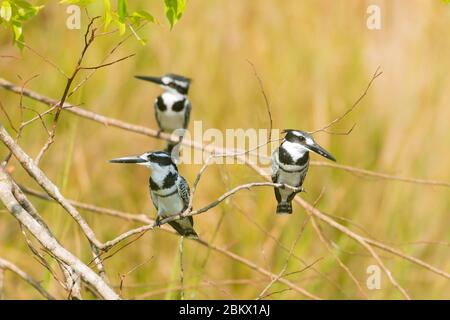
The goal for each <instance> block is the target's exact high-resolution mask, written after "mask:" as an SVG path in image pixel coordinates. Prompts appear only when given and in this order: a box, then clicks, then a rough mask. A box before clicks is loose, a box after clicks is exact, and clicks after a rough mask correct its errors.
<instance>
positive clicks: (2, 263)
mask: <svg viewBox="0 0 450 320" xmlns="http://www.w3.org/2000/svg"><path fill="white" fill-rule="evenodd" d="M4 270H9V271H11V272H13V273H15V274H16V275H18V276H19V277H20V278H22V279H23V280H24V281H25V282H28V283H29V284H30V285H31V286H32V287H33V288H35V289H36V290H37V291H38V292H39V293H40V294H41V295H42V296H43V297H44V298H46V299H48V300H55V297H53V296H52V295H51V294H50V293H49V292H48V291H47V290H45V289H44V288H43V287H42V286H41V284H40V283H39V282H38V281H36V280H34V278H33V277H32V276H30V275H29V274H28V273H26V272H25V271H23V270H22V269H20V268H19V267H18V266H16V265H15V264H14V263H12V262H10V261H7V260H5V259H2V258H0V282H1V284H2V285H3V284H4V283H3V281H4V279H3V271H4ZM2 288H3V286H0V300H1V299H2V294H1V293H2V292H1V291H2Z"/></svg>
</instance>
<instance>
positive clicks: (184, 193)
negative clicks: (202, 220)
mask: <svg viewBox="0 0 450 320" xmlns="http://www.w3.org/2000/svg"><path fill="white" fill-rule="evenodd" d="M178 179H179V180H178V183H177V187H178V194H179V195H180V197H181V199H182V200H183V204H184V207H183V211H184V210H186V209H187V207H188V206H189V199H190V197H191V190H190V189H189V184H188V183H187V181H186V179H185V178H183V177H182V176H178ZM186 218H187V219H188V220H189V222H190V223H191V226H193V225H194V219H193V218H192V216H188V217H186Z"/></svg>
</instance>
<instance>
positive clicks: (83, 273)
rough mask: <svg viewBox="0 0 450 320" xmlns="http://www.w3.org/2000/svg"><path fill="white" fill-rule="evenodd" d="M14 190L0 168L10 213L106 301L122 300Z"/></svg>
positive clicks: (2, 196)
mask: <svg viewBox="0 0 450 320" xmlns="http://www.w3.org/2000/svg"><path fill="white" fill-rule="evenodd" d="M12 188H13V187H12V183H11V181H10V178H9V176H8V174H7V172H6V170H5V169H4V167H2V166H0V201H2V202H3V203H4V205H5V206H6V208H7V209H8V211H9V212H10V213H11V214H12V215H13V216H14V217H15V218H16V219H17V220H18V221H19V222H20V223H21V224H22V225H23V226H24V227H25V228H26V229H27V230H28V231H29V232H30V233H31V234H32V235H33V236H34V237H35V238H36V240H38V242H39V243H40V244H41V245H42V246H43V247H44V248H45V249H46V250H47V251H48V252H50V253H51V254H52V255H53V256H54V257H55V258H57V259H58V260H60V261H62V262H64V264H65V265H67V266H69V267H70V268H71V269H72V270H73V271H74V272H76V273H77V274H78V275H79V276H80V277H81V278H82V279H83V281H85V282H86V283H88V284H89V285H91V286H92V287H93V288H95V290H96V291H97V292H98V293H99V294H100V295H101V296H102V297H103V298H104V299H120V298H119V296H118V295H117V293H115V292H114V290H113V289H111V288H110V287H109V286H108V284H107V283H106V282H105V281H104V280H103V279H102V278H101V277H99V276H98V275H97V274H96V273H95V272H94V271H92V270H91V269H90V268H89V267H87V266H86V265H85V264H84V263H83V262H82V261H81V260H79V259H78V258H77V257H75V256H74V255H73V254H72V253H70V252H69V251H68V250H67V249H65V248H64V247H63V246H62V245H61V244H60V243H59V242H58V241H57V240H56V239H55V238H54V237H53V236H52V235H51V234H50V233H49V232H48V230H47V229H46V228H45V227H43V226H42V224H41V223H39V222H38V221H37V220H36V219H35V218H33V216H32V215H31V214H30V213H29V212H27V211H26V210H25V209H24V208H23V207H22V206H21V205H20V204H19V202H18V201H17V199H16V198H15V197H14V195H13V192H12Z"/></svg>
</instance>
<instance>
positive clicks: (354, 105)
mask: <svg viewBox="0 0 450 320" xmlns="http://www.w3.org/2000/svg"><path fill="white" fill-rule="evenodd" d="M382 74H383V72H382V71H380V67H378V68H377V70H375V73H374V74H373V76H372V78H371V79H370V81H369V83H368V84H367V87H366V89H365V90H364V92H363V93H362V95H361V96H360V97H359V98H358V99H357V100H356V101H355V102H354V103H353V104H352V105H351V107H350V108H348V109H347V110H346V111H345V112H344V113H343V114H341V115H340V116H339V117H337V118H336V119H334V120H333V121H331V122H330V123H328V124H327V125H325V126H324V127H322V128H320V129H317V130H314V131H311V132H309V133H310V134H314V133H317V132H320V131H323V132H326V130H327V129H328V128H330V127H331V126H333V125H334V124H336V123H338V122H339V121H341V120H342V119H343V118H345V117H346V116H347V115H348V114H349V113H350V112H352V111H353V110H354V109H355V108H356V107H357V106H358V104H359V103H360V102H361V100H362V99H363V98H364V97H365V96H366V95H367V92H368V91H369V89H370V87H371V86H372V83H373V82H374V81H375V79H376V78H378V77H379V76H381V75H382ZM351 130H353V128H352V129H351ZM351 130H350V132H351Z"/></svg>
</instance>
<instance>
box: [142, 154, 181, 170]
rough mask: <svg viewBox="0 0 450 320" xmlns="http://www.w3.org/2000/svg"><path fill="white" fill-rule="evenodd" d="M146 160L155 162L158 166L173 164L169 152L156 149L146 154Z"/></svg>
mask: <svg viewBox="0 0 450 320" xmlns="http://www.w3.org/2000/svg"><path fill="white" fill-rule="evenodd" d="M147 160H149V161H151V162H153V163H157V164H159V165H160V166H170V165H173V166H175V163H174V162H173V161H172V158H171V156H170V154H168V153H167V152H164V151H156V152H151V153H149V154H148V155H147ZM175 168H176V166H175Z"/></svg>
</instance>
